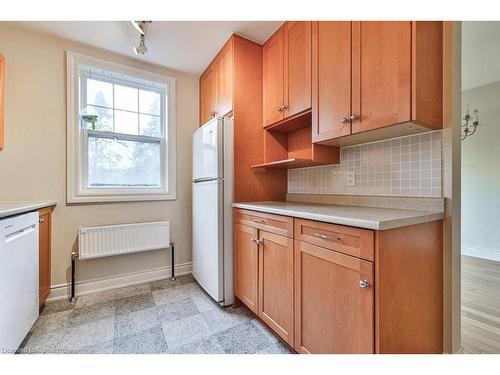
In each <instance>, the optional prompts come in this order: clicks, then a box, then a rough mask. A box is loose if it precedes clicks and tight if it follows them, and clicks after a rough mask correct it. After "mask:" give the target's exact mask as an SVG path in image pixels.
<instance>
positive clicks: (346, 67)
mask: <svg viewBox="0 0 500 375" xmlns="http://www.w3.org/2000/svg"><path fill="white" fill-rule="evenodd" d="M312 33H313V39H312V50H313V63H312V64H313V68H312V69H313V70H312V71H313V86H312V87H313V93H312V100H313V102H312V105H313V111H312V139H313V142H321V141H325V140H328V139H332V138H337V137H342V136H345V135H349V134H351V124H350V122H349V118H350V115H351V22H340V21H339V22H332V21H325V22H313V32H312Z"/></svg>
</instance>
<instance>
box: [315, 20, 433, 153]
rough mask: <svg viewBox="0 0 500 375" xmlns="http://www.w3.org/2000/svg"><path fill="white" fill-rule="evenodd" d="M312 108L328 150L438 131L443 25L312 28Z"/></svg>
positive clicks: (371, 24) (320, 24)
mask: <svg viewBox="0 0 500 375" xmlns="http://www.w3.org/2000/svg"><path fill="white" fill-rule="evenodd" d="M312 108H313V110H312V128H313V131H312V138H313V142H322V143H326V144H329V145H335V146H346V145H352V144H356V143H363V142H369V141H375V140H380V139H386V138H390V137H396V136H403V135H408V134H414V133H416V132H422V131H425V130H428V129H440V128H442V124H443V23H442V22H437V21H433V22H420V21H416V22H415V21H413V22H411V21H401V22H389V21H381V22H379V21H352V22H340V21H339V22H337V21H332V22H313V27H312ZM382 128H386V129H385V130H383V131H375V132H374V131H372V130H378V129H382ZM369 131H370V132H369ZM366 132H369V133H366ZM346 136H350V137H346Z"/></svg>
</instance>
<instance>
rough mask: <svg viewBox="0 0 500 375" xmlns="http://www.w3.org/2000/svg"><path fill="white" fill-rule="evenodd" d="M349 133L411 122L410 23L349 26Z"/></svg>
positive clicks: (372, 23)
mask: <svg viewBox="0 0 500 375" xmlns="http://www.w3.org/2000/svg"><path fill="white" fill-rule="evenodd" d="M352 90H353V91H352V114H353V115H355V116H357V117H359V119H357V120H354V121H353V122H352V133H359V132H363V131H367V130H372V129H377V128H382V127H384V126H388V125H394V124H398V123H401V122H406V121H410V120H411V22H409V21H405V22H387V21H384V22H375V21H366V22H365V21H364V22H353V23H352Z"/></svg>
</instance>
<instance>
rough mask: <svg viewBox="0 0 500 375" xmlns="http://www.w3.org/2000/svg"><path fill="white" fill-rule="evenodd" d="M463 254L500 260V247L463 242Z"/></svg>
mask: <svg viewBox="0 0 500 375" xmlns="http://www.w3.org/2000/svg"><path fill="white" fill-rule="evenodd" d="M462 255H467V256H470V257H475V258H481V259H488V260H494V261H496V262H500V249H491V248H487V247H481V246H471V245H464V244H462Z"/></svg>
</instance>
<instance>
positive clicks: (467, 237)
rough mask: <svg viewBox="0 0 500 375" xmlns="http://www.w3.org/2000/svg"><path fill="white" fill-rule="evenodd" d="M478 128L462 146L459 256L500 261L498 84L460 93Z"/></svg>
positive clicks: (498, 82) (499, 98)
mask: <svg viewBox="0 0 500 375" xmlns="http://www.w3.org/2000/svg"><path fill="white" fill-rule="evenodd" d="M468 104H470V108H471V111H472V110H473V109H478V110H479V121H480V123H482V124H483V125H482V126H480V127H479V128H478V130H477V132H476V134H474V135H473V136H472V137H470V138H467V139H466V140H465V141H463V142H462V254H466V255H472V256H477V257H480V258H486V259H492V260H497V261H500V81H497V82H494V83H490V84H488V85H484V86H480V87H476V88H473V89H470V90H466V91H464V92H463V97H462V106H463V108H462V113H464V112H465V108H466V106H467V105H468Z"/></svg>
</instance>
